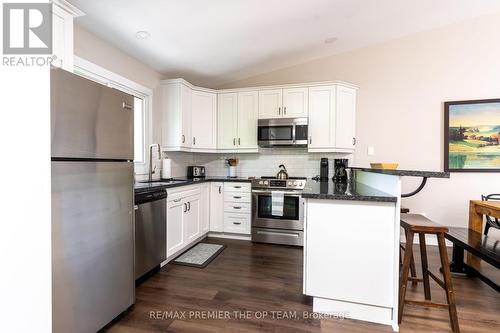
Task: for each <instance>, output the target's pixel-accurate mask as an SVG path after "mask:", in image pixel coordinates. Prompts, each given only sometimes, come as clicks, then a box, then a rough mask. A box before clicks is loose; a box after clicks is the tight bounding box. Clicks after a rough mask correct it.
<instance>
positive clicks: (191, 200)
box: [183, 194, 201, 243]
mask: <svg viewBox="0 0 500 333" xmlns="http://www.w3.org/2000/svg"><path fill="white" fill-rule="evenodd" d="M185 203H186V211H185V212H184V221H183V223H184V242H185V243H191V242H193V241H195V240H196V238H198V236H200V235H201V232H200V194H195V195H192V196H189V197H187V198H186V199H185Z"/></svg>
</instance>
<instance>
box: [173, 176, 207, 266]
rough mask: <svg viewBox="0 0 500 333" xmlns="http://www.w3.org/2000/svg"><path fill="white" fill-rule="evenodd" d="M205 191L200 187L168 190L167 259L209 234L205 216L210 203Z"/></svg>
mask: <svg viewBox="0 0 500 333" xmlns="http://www.w3.org/2000/svg"><path fill="white" fill-rule="evenodd" d="M204 191H205V190H204V189H203V188H202V186H198V185H196V186H186V187H180V188H173V189H171V190H167V192H168V198H167V257H169V256H172V255H173V254H175V253H176V252H178V251H180V250H182V249H184V248H186V247H188V246H189V245H191V243H193V242H194V241H196V240H197V239H198V238H199V237H201V236H202V235H203V234H204V233H206V232H208V228H206V227H205V225H204V223H206V221H207V220H208V219H207V217H206V216H205V219H204V215H208V209H209V207H208V204H209V203H208V195H203V192H204ZM203 221H205V222H203ZM204 229H206V230H204Z"/></svg>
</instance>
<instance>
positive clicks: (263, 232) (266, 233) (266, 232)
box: [257, 230, 300, 238]
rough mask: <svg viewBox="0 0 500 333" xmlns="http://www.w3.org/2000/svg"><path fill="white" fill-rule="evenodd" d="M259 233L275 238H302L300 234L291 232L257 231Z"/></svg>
mask: <svg viewBox="0 0 500 333" xmlns="http://www.w3.org/2000/svg"><path fill="white" fill-rule="evenodd" d="M257 233H258V234H260V235H273V236H291V237H297V238H298V237H300V235H299V234H298V233H291V232H276V231H262V230H257Z"/></svg>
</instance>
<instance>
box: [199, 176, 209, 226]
mask: <svg viewBox="0 0 500 333" xmlns="http://www.w3.org/2000/svg"><path fill="white" fill-rule="evenodd" d="M200 196H201V198H200V199H201V200H200V231H201V233H202V234H204V233H207V232H208V231H209V229H210V183H204V184H201V185H200Z"/></svg>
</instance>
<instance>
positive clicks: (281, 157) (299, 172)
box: [136, 148, 353, 180]
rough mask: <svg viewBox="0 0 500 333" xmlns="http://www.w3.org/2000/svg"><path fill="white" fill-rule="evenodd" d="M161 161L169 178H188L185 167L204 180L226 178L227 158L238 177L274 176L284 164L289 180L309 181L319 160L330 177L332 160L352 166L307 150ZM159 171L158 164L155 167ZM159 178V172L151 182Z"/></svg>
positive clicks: (175, 155) (172, 154)
mask: <svg viewBox="0 0 500 333" xmlns="http://www.w3.org/2000/svg"><path fill="white" fill-rule="evenodd" d="M162 155H163V157H167V156H168V158H170V159H171V160H172V177H174V178H184V177H186V176H187V166H188V165H202V166H205V168H206V172H207V177H226V176H228V174H229V168H228V165H227V162H226V160H227V159H228V158H235V159H238V166H237V176H238V177H243V178H247V177H260V176H275V175H276V174H277V173H278V171H279V168H278V166H279V165H280V164H284V165H285V167H286V169H287V170H288V175H289V176H290V177H307V178H311V177H314V176H316V175H319V169H320V166H319V162H320V159H321V158H322V157H326V158H328V159H329V165H328V166H329V169H330V170H329V175H330V177H333V159H334V158H348V159H349V165H351V164H352V163H353V159H352V154H334V153H324V154H323V153H308V152H307V149H306V148H260V149H259V153H252V154H235V153H224V154H219V153H218V154H208V153H206V154H205V153H186V152H163V153H162ZM157 167H158V168H159V167H160V164H158V165H157ZM157 177H159V172H158V173H156V174H155V176H154V177H153V178H157ZM136 178H137V180H146V179H147V175H137V177H136Z"/></svg>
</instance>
